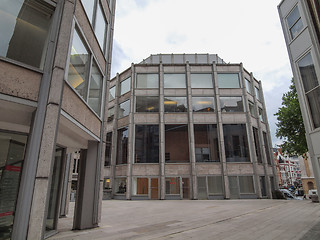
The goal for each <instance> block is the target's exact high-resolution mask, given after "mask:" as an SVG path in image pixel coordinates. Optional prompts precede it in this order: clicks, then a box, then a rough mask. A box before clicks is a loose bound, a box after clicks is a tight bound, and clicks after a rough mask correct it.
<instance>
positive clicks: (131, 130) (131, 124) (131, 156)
mask: <svg viewBox="0 0 320 240" xmlns="http://www.w3.org/2000/svg"><path fill="white" fill-rule="evenodd" d="M134 79H135V68H134V64H133V63H132V64H131V95H130V113H129V136H128V138H129V139H128V164H127V192H126V198H127V200H130V199H131V195H132V165H133V163H134V152H133V151H134V136H135V127H134V112H135V110H134V106H135V98H134V82H135V81H134Z"/></svg>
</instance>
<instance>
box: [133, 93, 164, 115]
mask: <svg viewBox="0 0 320 240" xmlns="http://www.w3.org/2000/svg"><path fill="white" fill-rule="evenodd" d="M136 112H159V97H156V96H137V98H136Z"/></svg>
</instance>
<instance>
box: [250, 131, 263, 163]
mask: <svg viewBox="0 0 320 240" xmlns="http://www.w3.org/2000/svg"><path fill="white" fill-rule="evenodd" d="M252 129H253V140H254V146H255V149H256V157H257V161H258V163H262V156H261V150H260V140H259V134H258V129H257V128H255V127H253V128H252Z"/></svg>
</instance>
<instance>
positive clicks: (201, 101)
mask: <svg viewBox="0 0 320 240" xmlns="http://www.w3.org/2000/svg"><path fill="white" fill-rule="evenodd" d="M108 92H109V101H108V103H107V107H108V116H107V124H106V129H107V136H106V148H105V166H104V176H105V177H104V198H105V199H108V198H115V199H230V198H231V199H237V198H271V197H272V190H273V189H274V188H275V187H276V186H277V184H276V182H275V181H276V179H275V177H274V176H275V168H274V165H273V164H274V162H273V161H272V151H271V146H272V144H271V139H270V132H269V126H268V121H267V115H266V107H265V103H264V98H263V91H262V87H261V82H260V81H257V80H256V79H255V78H254V77H253V75H252V74H250V73H249V72H247V71H246V70H245V69H244V68H243V66H242V64H226V63H225V62H224V61H223V60H222V59H221V58H220V57H219V56H217V55H215V54H170V55H169V54H159V55H151V56H150V57H149V58H147V59H145V60H143V61H142V62H141V63H139V64H133V65H132V66H131V67H130V68H129V69H127V70H126V71H124V72H122V73H121V74H118V75H117V76H116V77H115V78H113V79H111V81H110V82H109V84H108Z"/></svg>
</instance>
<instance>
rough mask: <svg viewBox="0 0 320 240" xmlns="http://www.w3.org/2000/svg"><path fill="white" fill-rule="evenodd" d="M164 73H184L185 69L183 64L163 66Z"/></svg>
mask: <svg viewBox="0 0 320 240" xmlns="http://www.w3.org/2000/svg"><path fill="white" fill-rule="evenodd" d="M163 71H164V73H165V74H166V73H184V72H185V71H186V67H185V66H164V67H163Z"/></svg>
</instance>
